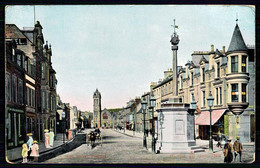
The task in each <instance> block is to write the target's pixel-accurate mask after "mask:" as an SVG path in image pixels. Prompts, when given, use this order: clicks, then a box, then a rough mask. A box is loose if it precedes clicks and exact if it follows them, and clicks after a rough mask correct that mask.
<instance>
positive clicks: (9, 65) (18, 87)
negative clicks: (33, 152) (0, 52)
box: [5, 39, 26, 149]
mask: <svg viewBox="0 0 260 168" xmlns="http://www.w3.org/2000/svg"><path fill="white" fill-rule="evenodd" d="M25 58H26V56H25V54H24V53H23V52H22V51H21V50H19V49H17V45H16V42H15V40H12V39H10V40H7V41H6V73H5V78H6V80H5V82H6V98H5V100H6V111H5V121H6V127H5V128H6V144H7V149H10V148H14V147H18V146H21V145H22V144H23V143H24V141H25V140H26V139H25V138H26V132H25V129H26V127H25V126H26V125H25V123H26V114H25V105H24V104H25V102H24V101H25V99H24V88H25V86H24V85H25V65H26V63H25Z"/></svg>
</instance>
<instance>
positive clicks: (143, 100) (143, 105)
mask: <svg viewBox="0 0 260 168" xmlns="http://www.w3.org/2000/svg"><path fill="white" fill-rule="evenodd" d="M141 104H142V109H143V121H144V125H143V126H144V137H143V147H144V148H146V149H147V143H146V136H145V110H146V106H147V101H146V99H145V97H144V98H143V99H142V102H141Z"/></svg>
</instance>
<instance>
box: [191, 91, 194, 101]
mask: <svg viewBox="0 0 260 168" xmlns="http://www.w3.org/2000/svg"><path fill="white" fill-rule="evenodd" d="M193 100H194V94H193V93H192V94H191V97H190V101H193ZM194 101H195V100H194Z"/></svg>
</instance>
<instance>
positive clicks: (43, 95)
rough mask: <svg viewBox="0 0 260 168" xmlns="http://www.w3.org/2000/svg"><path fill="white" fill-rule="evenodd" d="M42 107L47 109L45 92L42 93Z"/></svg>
mask: <svg viewBox="0 0 260 168" xmlns="http://www.w3.org/2000/svg"><path fill="white" fill-rule="evenodd" d="M42 107H43V108H45V92H44V91H43V92H42Z"/></svg>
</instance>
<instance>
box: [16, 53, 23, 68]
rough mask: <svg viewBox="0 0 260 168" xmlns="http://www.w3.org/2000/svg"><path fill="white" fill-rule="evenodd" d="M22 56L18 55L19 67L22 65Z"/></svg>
mask: <svg viewBox="0 0 260 168" xmlns="http://www.w3.org/2000/svg"><path fill="white" fill-rule="evenodd" d="M21 57H22V56H21V54H17V64H18V65H19V66H21V65H22V64H21V61H22V60H21Z"/></svg>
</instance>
